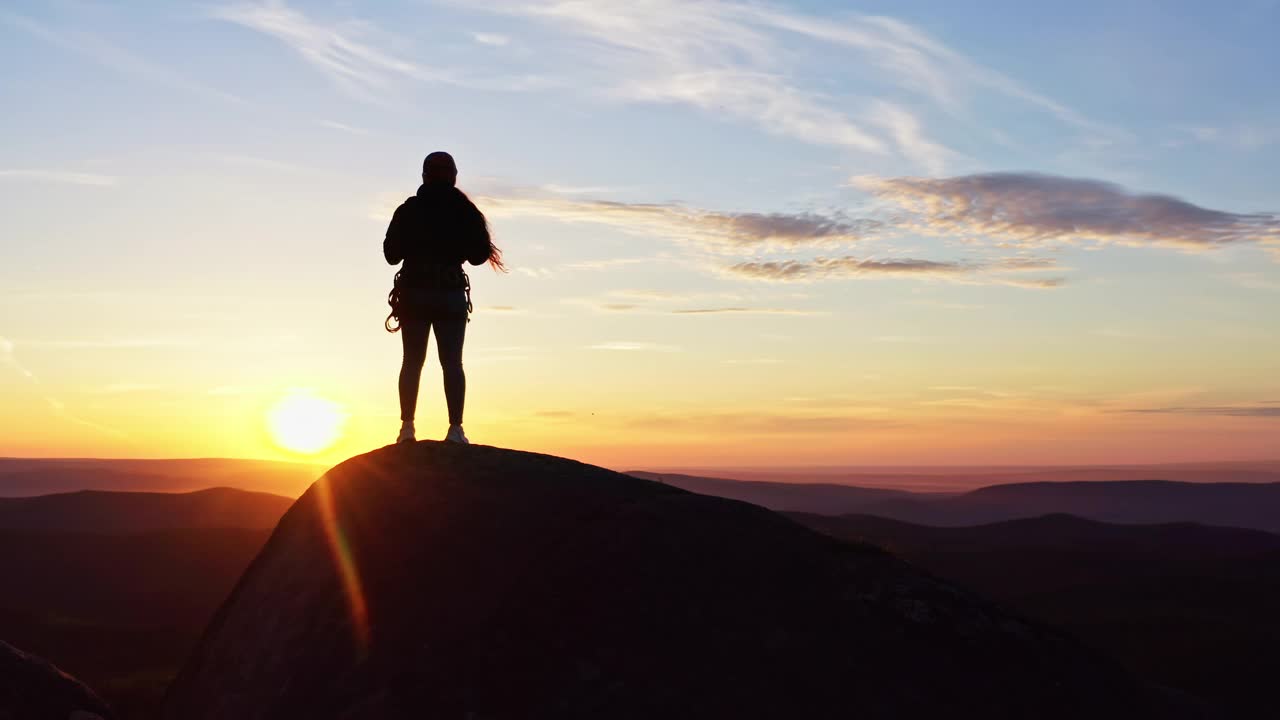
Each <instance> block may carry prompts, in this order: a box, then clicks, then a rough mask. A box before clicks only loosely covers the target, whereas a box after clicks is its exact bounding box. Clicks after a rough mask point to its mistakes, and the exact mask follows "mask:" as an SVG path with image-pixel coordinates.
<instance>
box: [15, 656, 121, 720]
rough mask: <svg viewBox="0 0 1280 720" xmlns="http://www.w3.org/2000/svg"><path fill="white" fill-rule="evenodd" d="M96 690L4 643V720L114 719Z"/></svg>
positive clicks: (44, 661) (43, 661)
mask: <svg viewBox="0 0 1280 720" xmlns="http://www.w3.org/2000/svg"><path fill="white" fill-rule="evenodd" d="M112 717H113V716H112V714H111V711H110V710H109V709H108V708H107V705H106V703H104V702H102V700H100V699H99V698H98V696H97V695H94V694H93V691H92V690H90V689H89V688H87V687H85V686H84V685H83V684H82V683H81V682H80V681H79V680H76V679H75V678H73V677H71V676H70V675H67V674H66V673H64V672H62V671H61V670H59V669H58V668H56V667H54V666H53V664H51V663H49V662H48V661H46V660H42V659H41V658H38V657H36V656H34V655H29V654H27V653H24V652H22V651H21V650H19V649H17V648H15V647H13V646H12V645H10V644H8V643H5V642H0V720H111V718H112Z"/></svg>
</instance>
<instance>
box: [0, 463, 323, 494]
mask: <svg viewBox="0 0 1280 720" xmlns="http://www.w3.org/2000/svg"><path fill="white" fill-rule="evenodd" d="M324 470H325V468H324V467H322V466H318V465H313V464H310V463H291V462H279V461H272V460H239V459H230V458H192V459H155V460H151V459H140V460H139V459H95V458H0V497H26V496H31V495H48V494H51V493H66V492H75V491H78V490H112V491H130V492H192V491H195V490H204V489H206V488H211V487H230V488H237V489H241V490H251V491H261V492H270V493H273V494H276V495H284V496H287V497H297V496H298V495H299V494H301V493H302V491H303V490H306V489H307V487H308V486H309V485H310V484H311V482H312V481H313V480H315V479H316V478H317V477H319V476H320V474H321V473H323V472H324Z"/></svg>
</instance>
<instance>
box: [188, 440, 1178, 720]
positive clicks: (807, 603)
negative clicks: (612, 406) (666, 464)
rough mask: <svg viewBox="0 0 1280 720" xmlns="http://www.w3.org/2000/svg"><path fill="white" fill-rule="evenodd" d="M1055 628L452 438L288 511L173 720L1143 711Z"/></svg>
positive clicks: (342, 477)
mask: <svg viewBox="0 0 1280 720" xmlns="http://www.w3.org/2000/svg"><path fill="white" fill-rule="evenodd" d="M1153 702H1154V701H1153V700H1152V696H1151V694H1150V693H1148V692H1147V690H1146V689H1145V688H1143V687H1142V686H1141V685H1139V684H1138V683H1137V682H1135V681H1133V680H1131V679H1130V678H1129V677H1127V676H1126V675H1124V674H1123V673H1122V672H1121V671H1120V670H1119V669H1117V667H1116V666H1115V665H1113V664H1112V663H1111V662H1110V661H1108V660H1106V659H1104V658H1101V657H1099V656H1097V655H1094V654H1093V653H1091V652H1089V651H1087V650H1085V649H1083V648H1082V647H1080V646H1079V645H1077V644H1076V643H1074V642H1073V641H1071V640H1070V639H1069V638H1067V637H1065V636H1063V635H1061V634H1060V633H1058V632H1056V631H1054V630H1051V629H1048V628H1045V627H1042V626H1039V625H1036V624H1034V623H1030V622H1027V621H1024V620H1022V619H1019V618H1017V617H1014V616H1011V615H1010V614H1008V613H1007V612H1005V611H1003V610H1001V609H1000V608H998V607H996V606H995V605H993V604H991V603H989V602H987V601H984V600H982V599H981V598H978V597H976V596H974V595H972V594H969V593H967V592H965V591H962V590H959V589H957V588H955V587H953V586H950V585H948V584H946V583H943V582H941V581H938V580H936V579H934V578H931V577H929V576H927V575H925V574H924V573H922V572H920V571H918V570H915V569H913V568H912V567H911V566H909V565H907V564H906V563H903V562H901V561H899V560H897V559H895V558H893V557H892V556H890V555H887V554H885V553H883V552H881V551H878V550H874V549H871V548H869V547H863V546H858V545H850V544H845V543H841V542H839V541H836V540H832V539H829V538H826V537H824V536H821V535H819V534H817V533H814V532H812V531H810V530H808V529H806V528H804V527H801V526H800V525H797V524H795V523H793V522H792V521H790V520H788V519H786V518H783V517H781V516H779V515H776V514H774V513H772V512H769V511H767V510H764V509H762V508H759V507H756V506H753V505H748V504H745V503H740V502H736V501H732V500H725V499H722V498H713V497H707V496H703V495H696V494H692V493H689V492H685V491H683V490H680V489H678V488H674V487H671V486H667V485H663V484H660V483H655V482H650V481H646V480H642V479H639V478H635V477H630V476H626V475H622V474H619V473H614V472H611V471H608V470H604V469H601V468H597V467H592V466H589V465H583V464H581V463H576V462H573V461H570V460H564V459H561V458H555V457H550V456H545V455H535V454H531V453H523V452H515V451H510V450H501V449H497V448H490V447H482V446H474V445H473V446H469V447H467V446H455V445H445V444H441V443H434V442H420V443H417V444H414V445H406V446H399V447H395V446H393V447H387V448H383V449H381V450H377V451H374V452H371V453H368V454H366V455H361V456H358V457H355V458H352V459H351V460H348V461H346V462H344V463H342V464H341V465H339V466H337V467H335V468H334V469H332V470H331V471H329V473H327V474H326V475H325V477H323V478H321V479H320V480H319V481H317V482H316V484H315V485H314V486H312V488H311V489H310V490H308V491H307V493H306V494H304V495H303V496H302V497H301V498H300V499H299V500H298V501H297V503H296V504H295V505H294V506H293V507H292V508H291V509H290V510H289V511H288V512H287V513H286V514H285V516H284V517H283V518H282V520H281V522H280V524H279V526H278V527H277V529H276V531H275V534H274V535H273V536H272V538H271V539H270V541H268V543H267V545H266V547H264V548H263V550H262V552H261V554H260V555H259V556H258V558H257V559H256V560H255V561H254V562H253V564H252V565H251V566H250V567H249V569H248V570H247V571H246V573H245V575H244V577H243V578H242V579H241V581H240V583H239V585H238V587H237V588H236V590H235V591H234V592H233V593H232V595H231V597H230V598H229V599H228V600H227V602H226V603H225V605H224V606H223V607H222V608H221V610H219V612H218V614H217V615H216V616H215V618H214V620H213V622H212V623H211V625H210V627H209V629H208V630H207V631H206V634H205V637H204V638H203V640H202V641H201V644H200V646H199V647H198V649H197V650H196V652H195V653H194V654H193V656H192V658H191V659H190V661H189V662H188V664H187V666H186V667H185V668H184V669H183V671H182V672H181V673H180V675H179V677H178V679H177V680H176V681H175V682H174V685H173V686H172V687H171V689H170V692H169V694H168V697H167V698H166V702H165V709H164V717H166V718H171V719H173V720H178V719H182V720H196V719H199V718H232V717H234V718H241V719H242V720H250V719H252V718H285V717H305V718H344V719H357V718H359V719H372V718H402V717H430V718H471V719H473V720H483V719H487V718H552V717H554V718H757V717H759V718H766V717H768V718H791V717H794V718H852V717H857V718H938V717H982V718H1028V717H1036V718H1083V717H1089V718H1144V717H1164V716H1166V713H1165V711H1163V710H1158V709H1157V708H1156V707H1155V705H1153Z"/></svg>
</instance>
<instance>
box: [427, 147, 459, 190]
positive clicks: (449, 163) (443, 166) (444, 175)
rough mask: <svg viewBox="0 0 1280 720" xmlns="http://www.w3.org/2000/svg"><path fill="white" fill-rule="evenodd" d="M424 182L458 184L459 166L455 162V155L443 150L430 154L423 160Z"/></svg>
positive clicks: (429, 183)
mask: <svg viewBox="0 0 1280 720" xmlns="http://www.w3.org/2000/svg"><path fill="white" fill-rule="evenodd" d="M422 183H423V184H424V185H437V184H439V185H449V186H453V185H456V184H458V166H457V165H455V164H454V162H453V156H452V155H450V154H449V153H447V152H443V151H436V152H433V153H431V154H430V155H428V156H427V159H426V160H423V161H422Z"/></svg>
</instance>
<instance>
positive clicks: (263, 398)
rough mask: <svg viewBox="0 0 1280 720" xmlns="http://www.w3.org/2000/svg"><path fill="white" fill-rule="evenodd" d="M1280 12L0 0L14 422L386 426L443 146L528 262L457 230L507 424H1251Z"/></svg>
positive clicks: (936, 457) (1277, 100) (1221, 439)
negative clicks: (404, 218)
mask: <svg viewBox="0 0 1280 720" xmlns="http://www.w3.org/2000/svg"><path fill="white" fill-rule="evenodd" d="M1277 27H1280V4H1278V3H1276V2H1238V3H1232V4H1230V5H1229V6H1228V7H1227V8H1225V9H1224V8H1222V7H1220V6H1215V5H1211V4H1206V3H1154V2H1106V3H1102V2H1098V3H1073V4H1070V5H1062V4H1046V3H1021V2H982V3H965V4H963V5H960V4H956V3H945V2H892V3H889V2H866V3H855V4H849V3H817V2H804V3H799V2H797V3H737V2H673V1H670V0H653V1H650V2H644V1H638V2H637V1H632V2H617V3H615V2H539V1H532V0H531V1H528V2H492V3H471V2H430V1H422V2H396V3H376V4H366V3H349V2H339V3H310V2H305V3H304V2H290V3H282V2H261V3H258V2H254V3H217V2H213V3H200V4H179V3H167V2H166V3H160V2H154V3H143V2H135V3H119V4H113V5H109V6H104V5H100V4H95V3H79V2H41V3H21V2H19V3H9V4H7V5H6V6H5V8H4V9H0V40H2V41H3V42H0V61H2V62H3V66H4V67H5V68H6V70H5V72H4V73H3V75H0V98H3V102H4V106H5V108H6V112H5V113H4V114H3V116H0V133H2V135H0V137H3V140H0V143H2V144H0V187H2V188H3V190H4V193H3V195H2V196H0V216H3V218H4V220H3V221H0V222H3V236H4V246H3V249H0V284H2V285H3V288H4V290H3V291H2V292H3V294H4V296H5V301H4V304H3V307H2V308H0V340H3V345H0V350H3V351H4V358H5V360H6V363H7V365H9V366H10V370H11V372H9V373H7V374H6V375H5V376H4V379H3V382H5V383H6V386H8V387H9V388H10V389H12V390H13V391H14V392H12V393H11V397H14V398H17V399H16V400H14V401H13V402H12V403H11V404H10V406H9V407H8V408H6V409H5V410H4V412H5V414H4V415H0V422H8V423H10V424H11V425H12V427H11V428H10V429H11V430H13V432H12V433H10V436H11V437H12V438H14V439H12V440H11V441H10V443H11V445H10V446H9V447H7V448H6V447H0V452H7V453H9V454H24V453H25V454H31V453H39V454H48V453H52V454H85V453H95V454H125V455H129V454H157V453H159V454H172V453H173V452H177V453H178V454H183V453H203V454H250V455H264V454H271V453H272V452H274V450H272V449H271V448H270V447H269V446H267V445H263V444H262V443H261V441H260V439H258V437H257V435H255V434H254V433H255V432H256V430H255V431H251V430H249V429H245V428H249V427H257V423H256V418H257V417H258V416H260V415H261V414H262V408H263V407H265V406H266V405H268V404H269V403H270V402H271V401H272V398H274V397H277V396H278V395H279V394H280V393H281V392H284V391H286V390H288V389H290V388H298V387H305V388H309V389H311V390H313V391H315V392H317V393H320V394H322V395H325V396H326V397H331V398H333V399H334V401H335V402H338V403H340V404H341V405H342V406H343V407H344V408H346V409H347V411H348V413H349V431H348V433H347V436H346V437H347V444H346V445H344V446H342V447H341V448H339V449H338V450H335V452H339V451H346V450H349V449H351V448H353V447H360V446H362V444H363V445H368V444H369V443H371V442H374V441H376V440H377V439H378V438H380V437H381V435H385V434H386V429H385V427H386V426H387V425H389V424H393V423H394V394H393V393H392V392H391V391H392V389H393V388H392V387H391V385H390V383H388V382H387V378H389V377H390V375H391V374H392V373H394V367H395V364H396V362H397V361H398V359H397V357H396V347H395V343H394V342H392V341H391V340H389V339H388V338H386V337H382V336H380V335H379V333H381V330H380V328H379V323H380V321H381V307H380V306H381V303H382V298H383V296H384V293H385V289H386V285H387V284H388V282H389V278H390V274H391V272H390V270H389V269H388V268H386V267H385V266H380V265H379V262H380V260H379V257H378V243H379V241H380V239H381V234H382V231H383V229H384V228H385V223H386V218H388V217H389V216H390V212H391V210H393V209H394V207H395V205H396V203H397V202H399V201H400V200H401V199H403V198H404V197H405V196H407V195H408V194H410V193H411V192H412V191H413V189H414V186H415V182H416V180H415V176H416V174H417V166H418V164H419V163H420V160H421V157H422V155H424V154H425V153H426V152H429V151H431V150H436V149H447V150H450V151H451V152H453V153H454V154H455V156H456V157H457V158H458V162H459V165H460V169H461V178H460V185H461V186H462V187H463V188H464V189H466V190H467V191H468V192H469V193H471V194H472V195H473V197H475V198H476V199H477V202H479V203H480V205H481V207H482V208H483V209H485V211H486V212H487V213H488V214H489V216H490V218H491V221H492V223H493V225H494V228H495V231H496V234H497V238H498V240H499V242H500V244H502V245H503V246H504V249H505V250H506V251H507V257H508V259H509V260H510V261H511V265H512V268H513V272H512V273H511V274H510V275H508V276H501V277H499V276H494V275H492V274H491V273H488V271H487V270H483V271H482V270H481V269H477V270H475V271H473V273H472V274H473V276H474V277H475V278H476V281H475V285H476V294H477V305H478V307H479V310H480V312H479V314H478V315H477V318H476V322H474V323H473V324H472V328H471V330H470V332H471V336H470V338H469V341H468V368H469V372H470V373H471V376H472V378H473V383H472V385H473V388H476V389H475V390H474V391H473V396H472V400H471V407H472V408H473V410H472V412H471V418H472V419H471V420H469V423H468V425H469V427H477V428H479V429H480V431H481V432H482V434H483V433H487V434H488V435H489V436H490V437H492V438H495V439H498V440H502V441H504V442H506V443H507V444H520V445H522V446H532V447H536V448H539V449H547V450H553V451H559V452H573V453H576V454H578V455H580V456H583V457H587V458H593V459H599V460H600V461H602V462H603V461H608V462H613V463H621V462H623V461H624V460H631V459H633V458H634V459H643V458H646V457H655V456H656V457H660V458H663V459H665V460H669V461H670V462H671V463H679V462H688V463H694V462H696V463H700V464H708V463H717V462H721V463H724V462H729V461H731V460H734V459H737V458H745V459H747V460H750V461H752V462H762V463H768V462H770V461H771V460H777V461H778V462H782V460H779V459H777V458H776V457H775V456H774V455H771V454H770V453H775V452H776V450H774V449H770V448H768V447H765V446H762V445H761V441H774V440H776V441H778V442H780V443H782V446H783V447H786V448H790V449H791V450H788V452H789V453H792V454H794V455H795V457H788V458H786V462H785V464H797V463H799V464H803V463H805V462H813V463H857V462H876V463H883V462H895V461H901V462H904V463H919V462H931V461H937V462H951V461H955V462H1001V461H1010V462H1013V461H1046V462H1049V461H1052V462H1062V461H1067V460H1070V459H1073V458H1084V459H1094V460H1099V461H1102V460H1115V461H1119V460H1134V461H1137V460H1160V459H1216V458H1218V457H1260V456H1265V455H1267V454H1268V453H1270V452H1272V451H1270V450H1269V449H1268V448H1269V447H1270V445H1271V441H1272V440H1273V439H1274V436H1275V430H1276V425H1275V423H1276V422H1277V420H1276V419H1275V416H1276V407H1277V402H1280V384H1278V383H1277V380H1276V379H1275V376H1274V372H1273V371H1274V368H1275V367H1276V364H1277V362H1278V361H1280V344H1278V342H1277V335H1276V332H1275V331H1276V329H1277V327H1276V321H1275V319H1274V307H1276V301H1277V300H1278V299H1280V264H1278V263H1277V260H1278V258H1280V256H1278V255H1277V253H1280V220H1277V218H1276V216H1275V214H1274V213H1275V212H1276V211H1277V210H1280V197H1278V196H1277V195H1278V194H1280V192H1278V191H1277V190H1276V188H1277V187H1280V182H1277V181H1278V180H1280V177H1278V174H1280V170H1277V168H1278V167H1280V163H1277V160H1280V96H1277V94H1276V93H1275V92H1274V90H1273V88H1272V84H1273V80H1272V78H1271V77H1270V75H1271V70H1272V69H1273V68H1275V67H1280V57H1278V55H1280V50H1278V49H1277V47H1276V45H1275V43H1274V35H1275V30H1276V28H1277ZM73 351H83V352H73ZM429 382H430V381H428V383H429ZM432 397H433V396H431V395H427V396H426V397H425V398H424V403H430V402H433V401H438V400H439V398H438V397H436V398H434V400H432ZM193 406H197V407H207V408H208V414H209V415H210V416H212V418H213V419H212V420H209V421H208V422H204V421H201V422H200V423H198V424H199V426H200V429H199V430H198V431H197V430H196V429H194V428H193V426H192V423H193V422H195V421H194V420H191V419H190V416H189V412H190V408H192V407H193ZM427 407H428V410H426V411H425V412H430V410H429V408H430V407H431V406H430V405H427ZM592 413H595V415H593V414H592ZM175 416H177V417H181V418H183V420H182V421H181V422H176V423H175V422H170V419H171V418H173V417H175ZM32 417H37V418H39V421H38V422H31V421H30V420H29V418H32ZM247 418H255V420H251V419H247ZM605 418H608V420H605ZM743 418H748V419H743ZM956 426H963V427H964V428H966V430H965V431H964V432H963V433H955V432H953V431H952V430H950V428H954V427H956ZM104 428H105V429H107V430H114V431H115V433H114V434H113V433H112V432H106V431H104V430H103V429H104ZM122 428H123V429H122ZM148 428H149V429H148ZM156 428H162V429H161V430H158V429H156ZM1010 428H1014V429H1013V430H1011V429H1010ZM474 432H475V431H473V434H474ZM1197 433H1198V434H1199V435H1200V436H1202V437H1212V438H1215V439H1214V440H1213V442H1211V443H1209V444H1207V445H1206V446H1200V447H1188V446H1187V445H1186V444H1179V443H1173V442H1171V440H1170V438H1180V437H1192V436H1195V435H1196V434H1197ZM1064 438H1065V439H1064ZM766 445H767V443H766ZM922 448H924V449H925V450H922ZM166 449H168V450H170V452H165V450H166ZM650 464H659V463H656V462H654V463H650Z"/></svg>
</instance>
